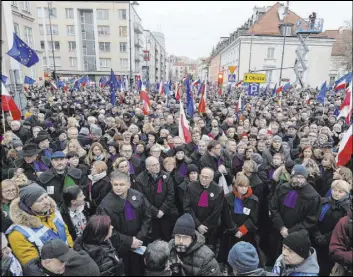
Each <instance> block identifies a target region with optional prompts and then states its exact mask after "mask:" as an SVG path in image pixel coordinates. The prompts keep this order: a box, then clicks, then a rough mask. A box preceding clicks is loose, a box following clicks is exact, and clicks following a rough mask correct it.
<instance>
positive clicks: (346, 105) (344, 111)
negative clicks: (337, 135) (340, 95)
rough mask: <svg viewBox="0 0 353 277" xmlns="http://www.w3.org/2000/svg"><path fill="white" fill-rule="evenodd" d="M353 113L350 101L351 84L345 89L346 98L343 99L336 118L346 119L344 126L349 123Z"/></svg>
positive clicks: (352, 104)
mask: <svg viewBox="0 0 353 277" xmlns="http://www.w3.org/2000/svg"><path fill="white" fill-rule="evenodd" d="M352 112H353V100H352V82H351V83H350V86H349V88H348V89H347V94H346V97H345V98H344V100H343V102H342V105H341V107H340V114H339V115H338V118H340V117H344V118H345V119H346V124H349V123H350V122H351V118H352Z"/></svg>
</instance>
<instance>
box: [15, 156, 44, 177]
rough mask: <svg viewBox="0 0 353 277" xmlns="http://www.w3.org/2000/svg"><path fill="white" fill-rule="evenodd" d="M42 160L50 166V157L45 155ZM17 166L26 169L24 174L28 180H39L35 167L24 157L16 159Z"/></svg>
mask: <svg viewBox="0 0 353 277" xmlns="http://www.w3.org/2000/svg"><path fill="white" fill-rule="evenodd" d="M40 162H42V163H43V164H44V165H45V166H47V167H48V168H49V167H50V159H48V158H47V157H43V158H42V159H41V160H40ZM15 166H16V168H22V169H23V170H24V174H25V175H26V177H27V178H28V180H31V181H35V182H37V181H38V177H37V175H36V171H35V169H34V166H33V164H28V163H26V162H25V161H24V159H23V158H20V159H18V160H16V161H15Z"/></svg>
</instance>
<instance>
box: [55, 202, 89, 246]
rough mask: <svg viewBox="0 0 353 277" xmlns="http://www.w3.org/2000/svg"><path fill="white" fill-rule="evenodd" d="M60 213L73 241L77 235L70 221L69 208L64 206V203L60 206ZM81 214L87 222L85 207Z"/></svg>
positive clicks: (87, 215)
mask: <svg viewBox="0 0 353 277" xmlns="http://www.w3.org/2000/svg"><path fill="white" fill-rule="evenodd" d="M60 214H61V216H62V218H63V220H64V222H65V224H66V226H67V229H68V230H69V233H70V235H71V237H72V240H73V241H75V240H76V239H77V235H76V230H75V226H74V224H73V223H72V220H71V217H70V211H69V209H68V208H67V207H66V205H65V204H63V205H61V207H60ZM83 215H84V216H85V218H86V222H88V220H89V214H88V212H87V209H86V207H85V209H84V210H83Z"/></svg>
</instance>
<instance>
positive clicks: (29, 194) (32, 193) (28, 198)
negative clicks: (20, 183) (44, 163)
mask: <svg viewBox="0 0 353 277" xmlns="http://www.w3.org/2000/svg"><path fill="white" fill-rule="evenodd" d="M45 193H47V192H46V190H45V189H44V188H42V187H41V186H39V185H38V184H36V183H32V184H30V185H28V186H26V187H22V188H21V190H20V201H21V202H22V203H23V204H25V205H26V206H27V207H28V208H31V207H32V206H33V205H34V203H36V202H37V200H38V199H39V197H41V196H42V195H43V194H45Z"/></svg>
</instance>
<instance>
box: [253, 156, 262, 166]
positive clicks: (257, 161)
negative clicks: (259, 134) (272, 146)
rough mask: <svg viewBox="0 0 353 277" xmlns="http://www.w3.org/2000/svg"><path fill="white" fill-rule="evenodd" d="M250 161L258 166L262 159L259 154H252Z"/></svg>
mask: <svg viewBox="0 0 353 277" xmlns="http://www.w3.org/2000/svg"><path fill="white" fill-rule="evenodd" d="M251 159H252V160H253V161H254V162H255V163H256V164H257V165H258V166H260V165H261V164H262V163H263V161H264V160H263V159H262V157H261V155H260V154H259V153H254V154H252V155H251Z"/></svg>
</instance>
